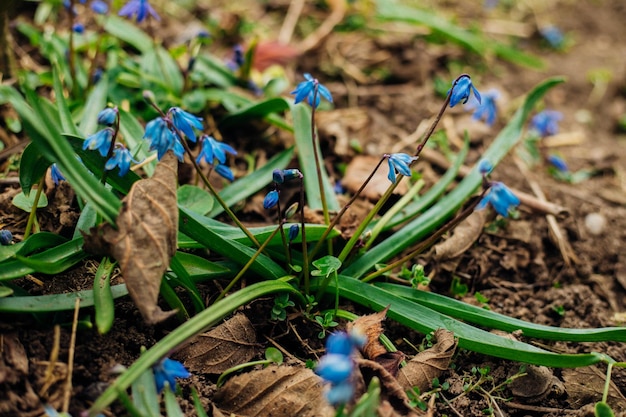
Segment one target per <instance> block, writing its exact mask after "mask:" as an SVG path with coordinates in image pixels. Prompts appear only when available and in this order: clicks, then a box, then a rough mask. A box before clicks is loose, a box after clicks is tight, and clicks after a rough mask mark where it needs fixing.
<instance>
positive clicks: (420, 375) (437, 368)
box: [398, 329, 457, 392]
mask: <svg viewBox="0 0 626 417" xmlns="http://www.w3.org/2000/svg"><path fill="white" fill-rule="evenodd" d="M435 339H437V343H435V344H434V345H433V347H431V348H430V349H426V350H425V351H423V352H420V353H418V354H417V355H415V356H414V357H413V359H411V360H410V361H409V362H408V363H407V365H406V366H405V367H403V368H400V372H398V382H399V383H400V385H402V387H403V388H404V389H406V390H408V389H411V388H412V387H418V388H419V389H420V391H422V392H423V391H425V390H427V389H428V388H430V386H431V384H432V381H433V378H436V377H439V376H440V375H441V373H442V372H443V371H445V370H446V369H448V366H449V365H450V359H451V358H452V355H454V351H455V350H456V345H457V340H456V339H455V338H454V333H452V332H450V331H448V330H445V329H438V330H437V331H436V332H435Z"/></svg>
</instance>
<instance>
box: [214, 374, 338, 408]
mask: <svg viewBox="0 0 626 417" xmlns="http://www.w3.org/2000/svg"><path fill="white" fill-rule="evenodd" d="M215 402H216V403H217V404H218V406H219V407H220V408H221V410H222V411H224V412H226V413H232V414H236V415H239V416H249V417H251V416H273V417H293V416H301V417H326V416H334V415H335V410H334V409H333V408H332V407H331V406H330V405H329V404H328V402H327V401H326V399H325V398H324V387H323V384H322V379H321V378H320V377H319V376H317V375H315V374H314V373H313V371H312V370H310V369H308V368H299V367H294V366H276V365H272V366H269V367H267V368H264V369H259V370H254V371H252V372H248V373H245V374H241V375H237V376H235V377H233V378H231V379H229V380H228V381H227V382H226V384H224V386H223V387H222V388H221V389H219V390H218V391H217V393H216V395H215Z"/></svg>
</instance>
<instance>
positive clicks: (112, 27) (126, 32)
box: [99, 14, 154, 53]
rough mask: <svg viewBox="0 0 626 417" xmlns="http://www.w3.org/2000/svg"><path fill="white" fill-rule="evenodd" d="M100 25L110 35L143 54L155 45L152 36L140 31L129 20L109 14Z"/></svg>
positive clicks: (101, 20)
mask: <svg viewBox="0 0 626 417" xmlns="http://www.w3.org/2000/svg"><path fill="white" fill-rule="evenodd" d="M99 23H100V24H101V25H102V26H103V27H104V30H106V31H107V32H108V33H110V34H111V35H113V36H114V37H116V38H118V39H121V40H122V41H124V42H126V43H127V44H129V45H131V46H133V47H134V48H135V49H137V50H138V51H140V52H142V53H145V52H147V51H148V50H149V49H150V48H152V45H153V44H154V42H153V41H152V39H151V38H150V36H148V35H147V34H146V33H145V32H144V31H143V30H141V29H139V28H138V27H137V25H135V24H133V23H132V22H131V21H129V20H126V19H122V18H120V17H117V16H116V15H114V14H108V15H107V16H106V19H100V22H99Z"/></svg>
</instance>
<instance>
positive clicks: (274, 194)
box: [263, 190, 278, 210]
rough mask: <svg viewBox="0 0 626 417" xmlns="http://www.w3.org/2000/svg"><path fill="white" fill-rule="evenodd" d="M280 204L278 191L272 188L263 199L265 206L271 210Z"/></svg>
mask: <svg viewBox="0 0 626 417" xmlns="http://www.w3.org/2000/svg"><path fill="white" fill-rule="evenodd" d="M276 204H278V191H276V190H272V191H270V192H269V193H267V195H266V196H265V198H264V199H263V208H264V209H265V210H269V209H271V208H272V207H274V206H275V205H276Z"/></svg>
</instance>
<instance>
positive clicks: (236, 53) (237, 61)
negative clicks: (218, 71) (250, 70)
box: [226, 44, 245, 72]
mask: <svg viewBox="0 0 626 417" xmlns="http://www.w3.org/2000/svg"><path fill="white" fill-rule="evenodd" d="M244 60H245V56H244V53H243V46H241V45H239V44H237V45H235V46H233V57H232V58H231V59H228V60H227V61H226V67H228V69H229V70H231V71H233V72H234V71H237V70H238V69H239V67H241V66H242V65H243V63H244Z"/></svg>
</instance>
